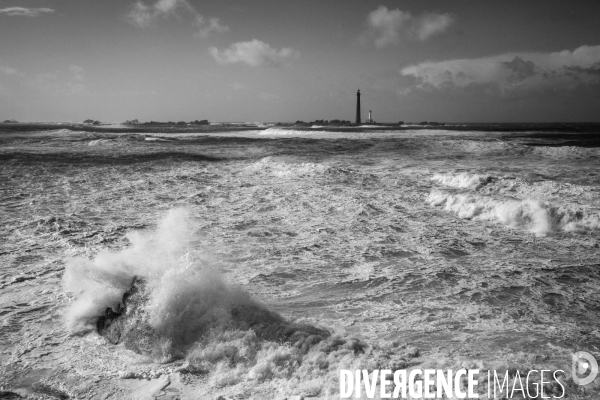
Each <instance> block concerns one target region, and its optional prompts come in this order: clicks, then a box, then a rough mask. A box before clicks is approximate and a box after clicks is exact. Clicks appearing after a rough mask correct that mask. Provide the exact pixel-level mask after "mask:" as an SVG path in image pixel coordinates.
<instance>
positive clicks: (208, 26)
mask: <svg viewBox="0 0 600 400" xmlns="http://www.w3.org/2000/svg"><path fill="white" fill-rule="evenodd" d="M194 24H195V25H196V26H197V27H198V28H199V30H198V33H197V35H198V36H199V37H201V38H206V37H208V35H209V34H210V33H211V32H217V33H223V32H229V27H228V26H227V25H221V22H220V21H219V18H209V19H208V21H207V20H206V18H204V17H203V16H202V15H200V14H198V15H197V16H196V20H195V22H194Z"/></svg>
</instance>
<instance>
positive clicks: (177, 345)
mask: <svg viewBox="0 0 600 400" xmlns="http://www.w3.org/2000/svg"><path fill="white" fill-rule="evenodd" d="M0 125H1V126H0V226H1V229H0V397H1V398H10V399H19V398H32V399H99V400H100V399H153V398H158V399H214V400H217V399H286V398H287V399H300V398H304V399H310V398H314V399H330V398H331V399H337V398H340V393H339V392H340V370H342V369H346V370H362V369H366V370H368V371H373V370H375V369H391V370H398V369H406V370H411V369H415V368H419V369H442V370H459V369H463V368H466V369H478V370H480V371H481V379H480V383H481V384H482V385H481V388H480V389H481V390H480V398H493V397H489V396H488V394H487V391H486V387H485V385H486V384H487V383H484V378H485V376H486V374H487V371H498V372H499V373H500V372H501V373H504V372H505V371H509V373H510V374H509V376H510V379H511V380H510V385H512V384H513V381H514V379H515V374H517V373H520V375H521V376H525V375H526V374H527V372H528V371H532V370H542V369H545V370H550V371H553V372H556V371H562V372H560V373H559V375H560V376H561V379H562V381H561V382H562V383H563V384H564V386H565V390H566V397H568V398H576V399H580V398H581V399H584V398H585V399H588V398H589V399H597V398H598V396H600V395H599V392H600V383H598V382H597V381H600V378H599V379H597V380H596V381H595V383H592V384H589V385H587V386H578V385H577V384H575V383H574V380H573V374H574V372H573V371H572V356H573V354H574V353H575V352H578V351H586V352H588V353H590V354H592V355H594V356H595V357H596V358H598V359H600V125H598V124H596V125H594V124H450V125H446V126H403V127H383V126H378V125H373V126H363V127H345V128H342V127H340V128H332V127H323V126H310V127H281V126H247V125H246V126H245V127H243V128H239V127H236V128H231V127H219V126H212V127H211V128H210V129H207V130H202V129H197V130H195V131H194V130H193V129H192V130H186V129H183V128H181V129H178V130H170V129H169V128H168V127H153V128H147V129H146V128H144V127H137V128H135V129H131V128H130V127H129V128H128V127H116V128H110V129H109V128H106V129H105V128H103V127H86V126H82V125H69V124H65V125H48V124H46V125H39V126H38V125H27V126H22V124H11V125H8V124H4V125H2V124H0ZM134 277H142V278H143V279H144V280H146V281H147V282H148V286H149V288H150V289H149V290H150V292H149V295H148V298H147V302H146V304H144V306H143V308H142V310H141V312H142V313H143V315H144V318H145V320H146V321H147V323H148V324H149V326H151V327H152V328H153V329H155V330H156V332H157V335H156V337H157V338H158V339H156V340H155V341H154V342H151V343H148V346H150V348H151V352H150V353H147V354H138V352H136V351H133V350H131V349H129V348H127V346H125V345H123V344H113V343H110V342H108V341H107V340H106V339H105V338H104V337H102V336H101V335H99V334H98V331H97V328H96V323H97V320H98V318H99V317H100V316H101V315H103V314H104V312H105V310H106V308H112V309H114V310H117V307H118V304H119V302H120V301H121V300H122V296H123V294H124V293H125V292H126V291H127V290H128V289H129V288H130V286H131V283H132V280H133V279H134ZM239 299H242V301H248V302H256V304H260V305H261V307H264V309H266V310H269V311H270V312H273V313H277V314H278V315H280V316H281V317H282V318H283V319H285V320H286V321H292V322H294V323H297V324H305V325H310V326H313V327H316V328H319V329H322V330H325V331H327V332H329V334H330V336H329V337H327V338H321V339H323V340H322V341H321V342H320V343H315V344H314V345H312V346H304V347H302V346H299V345H298V344H294V343H289V342H285V341H282V340H276V339H274V340H266V339H263V338H261V337H259V336H257V334H256V333H255V332H254V331H253V329H252V328H248V329H244V327H243V326H242V325H239V324H237V325H236V324H235V323H232V319H235V318H236V315H234V314H232V313H231V312H229V311H230V307H231V304H232V302H235V301H240V300H239ZM243 299H246V300H243ZM233 322H235V321H233ZM182 332H183V333H184V336H185V337H184V338H183V339H182ZM530 383H531V382H530ZM555 383H556V382H554V386H552V384H547V390H549V391H548V392H546V393H550V394H546V396H552V395H554V396H555V397H559V395H560V391H558V392H557V389H560V388H558V387H557V386H556V384H555ZM362 395H363V396H364V395H365V394H364V393H363V394H362ZM377 396H379V394H378V395H377ZM364 398H367V397H364ZM376 398H379V397H376ZM497 398H502V397H497ZM514 398H522V397H519V392H517V393H516V394H515V395H514ZM540 398H541V397H540Z"/></svg>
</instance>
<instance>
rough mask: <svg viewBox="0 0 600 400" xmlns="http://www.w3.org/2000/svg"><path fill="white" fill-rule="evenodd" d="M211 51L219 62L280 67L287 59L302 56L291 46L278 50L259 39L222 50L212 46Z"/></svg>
mask: <svg viewBox="0 0 600 400" xmlns="http://www.w3.org/2000/svg"><path fill="white" fill-rule="evenodd" d="M209 52H210V54H211V55H212V56H213V58H214V59H215V60H216V61H217V62H218V63H219V64H235V63H243V64H248V65H250V66H252V67H258V66H273V67H278V66H281V65H282V64H283V63H284V62H285V61H286V60H288V59H292V58H297V57H299V56H300V52H298V51H296V50H294V49H293V48H291V47H284V48H282V49H280V50H277V49H273V48H272V47H271V46H269V45H268V44H267V43H265V42H262V41H260V40H257V39H253V40H251V41H248V42H238V43H234V44H232V45H231V46H229V48H227V49H225V50H222V51H221V50H219V49H217V48H216V47H211V48H210V49H209Z"/></svg>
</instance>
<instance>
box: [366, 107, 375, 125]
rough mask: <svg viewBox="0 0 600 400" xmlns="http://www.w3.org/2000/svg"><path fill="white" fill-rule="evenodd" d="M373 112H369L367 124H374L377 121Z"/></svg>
mask: <svg viewBox="0 0 600 400" xmlns="http://www.w3.org/2000/svg"><path fill="white" fill-rule="evenodd" d="M372 113H373V111H371V110H369V119H368V120H367V124H374V123H375V121H373V114H372Z"/></svg>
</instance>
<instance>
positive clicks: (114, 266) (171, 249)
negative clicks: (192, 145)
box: [63, 209, 419, 396]
mask: <svg viewBox="0 0 600 400" xmlns="http://www.w3.org/2000/svg"><path fill="white" fill-rule="evenodd" d="M191 221H192V220H191V218H190V215H189V213H188V212H187V211H186V210H184V209H174V210H171V211H169V213H168V214H167V216H166V217H165V218H164V219H163V220H162V221H161V222H160V223H159V224H158V227H157V229H156V230H155V231H153V232H133V233H130V234H129V235H128V236H127V237H128V239H129V241H130V242H131V246H130V247H129V248H127V249H125V250H122V251H118V252H102V253H100V254H98V255H97V256H96V257H95V258H94V259H93V260H88V259H84V258H74V259H71V260H70V261H69V262H68V264H67V267H66V271H65V274H64V278H63V280H64V281H63V283H64V287H65V289H66V291H67V292H68V293H71V294H72V295H73V301H72V303H71V305H70V307H69V309H68V310H67V312H66V322H67V325H68V327H69V328H70V330H71V332H73V333H77V334H85V333H89V332H91V331H93V329H94V328H95V326H96V322H97V321H98V318H99V317H100V316H101V315H103V313H104V312H105V310H106V308H111V309H113V310H117V309H118V308H119V303H120V302H121V299H122V298H123V295H124V293H126V292H128V290H129V289H130V288H132V281H133V282H135V281H136V280H137V279H138V278H139V277H142V279H144V280H145V282H146V283H145V285H146V286H147V288H146V289H145V290H147V293H146V295H144V296H141V297H140V296H138V299H140V298H142V299H144V302H145V304H143V306H142V307H141V308H140V309H138V310H136V311H135V312H131V313H129V311H127V313H126V314H124V315H127V318H129V319H128V320H127V321H126V322H125V325H126V326H128V329H133V328H131V325H134V324H137V325H138V326H140V325H144V324H145V325H144V326H149V327H150V328H151V329H152V330H153V331H154V332H155V334H154V333H153V334H152V335H150V336H145V333H144V330H143V329H137V328H136V330H135V331H134V334H135V335H136V336H135V337H133V338H132V341H133V342H135V344H136V346H137V347H135V348H133V350H135V351H138V350H139V348H141V347H143V346H148V345H149V346H150V347H151V349H150V350H151V351H150V352H149V353H147V352H143V351H141V353H142V354H149V355H151V356H152V357H153V358H155V359H157V360H160V361H172V360H174V359H181V358H183V362H182V363H181V364H180V366H179V367H177V369H176V371H177V372H180V373H181V374H183V375H189V376H196V375H204V376H206V379H207V382H208V383H209V385H211V386H212V387H216V388H219V387H224V386H233V385H238V384H241V385H247V384H248V383H251V384H252V390H256V391H260V390H265V387H269V388H274V387H276V388H277V389H275V391H276V392H279V393H282V394H287V395H289V394H296V395H297V394H300V395H302V396H331V395H335V394H336V393H338V391H339V384H338V379H339V370H340V369H342V368H344V369H366V368H369V369H373V368H390V369H400V368H406V367H407V366H409V365H412V364H415V362H413V361H412V359H415V358H417V357H419V351H418V349H416V348H413V347H409V346H408V345H406V344H401V343H396V342H394V343H391V342H390V343H384V344H381V345H370V344H367V343H364V342H362V341H361V340H358V339H354V338H350V337H345V336H344V333H343V332H338V333H334V334H330V333H329V332H328V331H326V330H322V329H319V328H314V327H312V328H311V327H310V326H304V325H297V324H293V323H288V322H286V321H284V320H283V318H281V317H279V316H278V315H277V314H276V313H273V312H271V311H269V310H267V309H266V307H264V306H261V305H260V304H259V303H257V302H256V301H255V300H253V299H252V298H251V296H250V295H249V294H248V293H247V292H245V291H244V290H242V289H241V288H237V287H234V286H231V285H229V284H227V283H226V282H225V281H224V279H223V277H222V276H221V275H220V273H219V272H218V270H217V267H218V262H217V261H216V260H215V259H212V258H211V257H209V256H206V255H204V256H203V255H202V254H198V252H197V251H194V249H192V246H191V244H190V243H191V239H192V238H193V230H192V225H191V223H190V222H191ZM128 293H130V292H128ZM128 296H129V297H128V298H131V297H132V296H135V294H133V295H128ZM123 301H125V300H123ZM236 307H238V308H240V307H242V308H240V310H242V312H246V311H249V312H251V313H254V315H250V316H248V315H240V314H241V313H240V312H238V313H235V312H232V310H234V309H235V308H236ZM140 314H141V316H140ZM258 319H262V321H258V322H257V323H255V324H254V325H253V326H251V327H248V321H253V322H256V320H258ZM265 321H266V322H265ZM303 329H304V330H307V331H310V329H313V331H318V332H323V333H324V334H323V335H318V334H314V333H313V334H306V333H305V332H304V331H302V330H303ZM294 330H296V331H295V332H293V333H292V334H291V332H292V331H294ZM286 335H288V336H286ZM148 338H150V339H152V340H153V342H152V343H148ZM283 339H291V341H289V340H287V341H286V340H283ZM124 343H125V345H126V347H127V341H124ZM138 352H140V351H138ZM144 368H147V367H144V365H136V364H132V365H130V369H129V370H127V371H120V372H119V376H120V377H121V378H143V377H147V376H153V377H156V376H160V374H162V373H165V374H166V373H169V372H168V371H166V370H165V371H162V370H161V369H154V370H153V372H148V371H145V369H144ZM161 371H162V372H161ZM148 374H151V375H148ZM261 385H265V386H261ZM271 390H273V389H271Z"/></svg>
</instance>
